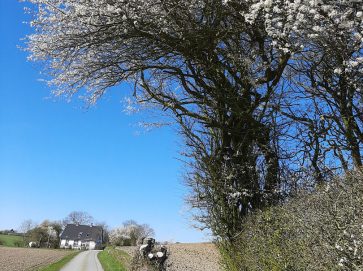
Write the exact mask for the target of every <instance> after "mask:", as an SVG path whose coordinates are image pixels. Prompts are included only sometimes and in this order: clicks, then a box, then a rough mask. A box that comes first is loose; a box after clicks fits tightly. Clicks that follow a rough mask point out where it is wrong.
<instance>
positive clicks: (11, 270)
mask: <svg viewBox="0 0 363 271" xmlns="http://www.w3.org/2000/svg"><path fill="white" fill-rule="evenodd" d="M69 253H70V251H64V250H51V249H37V248H12V247H0V270H1V271H28V270H37V269H38V268H39V267H41V266H46V265H48V264H50V263H53V262H56V261H58V260H60V259H61V258H63V257H64V256H66V255H67V254H69Z"/></svg>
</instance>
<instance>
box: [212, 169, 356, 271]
mask: <svg viewBox="0 0 363 271" xmlns="http://www.w3.org/2000/svg"><path fill="white" fill-rule="evenodd" d="M362 213H363V174H362V173H361V172H353V173H351V174H349V175H347V176H346V177H345V178H344V179H336V180H334V181H332V182H331V183H329V184H327V185H325V186H322V187H320V188H319V189H318V190H317V191H314V192H307V191H302V192H301V193H300V194H299V195H298V196H296V197H295V198H293V199H289V200H288V201H287V202H285V204H283V205H281V206H274V207H270V208H267V209H264V210H262V211H256V212H255V213H253V214H251V215H249V216H248V217H247V218H246V219H245V221H244V223H243V226H244V228H243V231H241V232H240V234H239V235H238V236H236V237H235V238H234V239H233V240H232V241H230V242H226V241H224V242H219V244H218V245H219V249H220V252H221V255H222V258H223V265H224V267H225V269H226V270H229V271H230V270H231V271H237V270H238V271H241V270H243V271H255V270H259V271H260V270H261V271H303V270H309V271H315V270H316V271H323V270H327V271H328V270H329V271H331V270H347V271H348V270H362V268H363V260H362V259H363V226H362V225H363V217H362V215H361V214H362Z"/></svg>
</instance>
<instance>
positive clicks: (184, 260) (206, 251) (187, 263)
mask: <svg viewBox="0 0 363 271" xmlns="http://www.w3.org/2000/svg"><path fill="white" fill-rule="evenodd" d="M167 248H168V251H169V253H170V254H169V257H168V259H167V261H166V270H167V271H221V270H222V268H221V267H220V265H219V261H220V254H219V252H218V250H217V248H216V247H215V245H213V244H211V243H195V244H169V245H167ZM119 249H122V250H123V251H126V252H127V253H129V254H130V255H131V256H132V255H133V253H134V251H135V249H137V248H136V247H120V248H119Z"/></svg>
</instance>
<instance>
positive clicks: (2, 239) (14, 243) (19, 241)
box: [0, 234, 24, 247]
mask: <svg viewBox="0 0 363 271" xmlns="http://www.w3.org/2000/svg"><path fill="white" fill-rule="evenodd" d="M0 245H1V246H5V247H22V246H24V242H23V237H21V236H19V235H7V234H0Z"/></svg>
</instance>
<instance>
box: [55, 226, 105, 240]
mask: <svg viewBox="0 0 363 271" xmlns="http://www.w3.org/2000/svg"><path fill="white" fill-rule="evenodd" d="M60 238H61V239H68V240H82V241H98V240H102V227H101V226H88V225H76V224H67V226H66V228H65V229H64V231H63V232H62V233H61V235H60Z"/></svg>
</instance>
